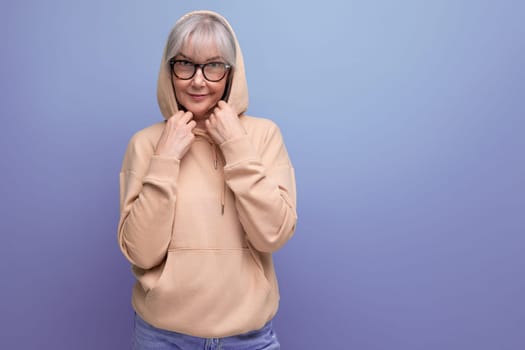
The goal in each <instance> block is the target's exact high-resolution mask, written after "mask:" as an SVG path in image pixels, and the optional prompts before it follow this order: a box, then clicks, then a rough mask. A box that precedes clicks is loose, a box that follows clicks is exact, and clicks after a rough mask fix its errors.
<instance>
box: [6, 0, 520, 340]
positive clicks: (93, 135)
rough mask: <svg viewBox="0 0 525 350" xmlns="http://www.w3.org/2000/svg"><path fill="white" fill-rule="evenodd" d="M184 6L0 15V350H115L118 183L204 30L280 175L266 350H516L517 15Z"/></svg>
mask: <svg viewBox="0 0 525 350" xmlns="http://www.w3.org/2000/svg"><path fill="white" fill-rule="evenodd" d="M180 3H182V2H180V1H129V0H127V1H102V0H91V1H85V2H80V1H69V0H63V1H59V0H48V1H36V0H32V1H30V0H26V1H16V2H15V1H7V2H6V1H3V2H2V4H1V5H0V6H1V7H0V22H1V23H2V28H3V30H2V31H1V33H2V34H1V35H2V41H1V42H2V54H1V58H0V59H1V64H0V74H1V81H0V84H1V86H0V88H1V91H0V99H1V103H0V113H1V118H2V123H1V125H2V128H1V130H2V136H1V138H0V147H1V152H2V153H1V154H2V157H1V158H0V162H1V175H0V176H1V184H0V190H1V192H0V194H1V198H2V200H1V202H0V203H1V204H0V206H1V207H0V212H1V220H0V232H1V236H0V237H1V242H0V243H1V244H0V256H1V264H0V275H1V276H2V282H1V285H0V310H1V312H0V347H1V348H2V349H90V350H92V349H128V348H129V344H130V336H131V327H132V309H131V305H130V294H131V286H132V283H133V279H132V275H131V272H130V269H129V265H128V263H127V262H126V260H125V259H124V257H123V256H122V255H121V253H120V252H119V250H118V246H117V241H116V225H117V221H118V172H119V169H120V165H121V161H122V156H123V154H124V150H125V147H126V145H127V142H128V140H129V138H130V137H131V135H132V134H133V133H134V132H136V131H137V130H139V129H141V128H143V127H145V126H147V125H150V124H152V123H155V122H157V121H159V120H161V116H160V112H159V110H158V107H157V104H156V96H155V88H156V79H157V73H158V67H159V62H160V57H161V53H162V48H163V45H164V41H165V39H166V37H167V34H168V32H169V30H170V29H171V26H172V25H173V23H174V21H175V20H176V18H178V17H179V16H180V15H182V14H183V13H185V12H187V11H189V10H192V9H202V8H207V9H212V10H217V11H219V12H221V13H223V14H224V15H225V16H226V17H227V18H228V19H229V20H230V21H231V23H232V25H233V27H234V29H235V30H236V32H237V35H238V37H239V40H240V42H241V47H242V48H243V51H244V54H245V60H246V66H247V74H248V81H249V87H250V95H251V104H250V109H249V113H250V114H251V115H257V116H265V117H269V118H272V119H273V120H275V121H276V122H277V123H278V124H279V125H280V127H281V129H282V132H283V134H284V137H285V140H286V143H287V146H288V149H289V152H290V155H291V158H292V161H293V163H294V165H295V168H296V175H297V185H298V205H299V208H298V211H299V216H300V218H299V224H298V227H297V232H296V236H295V237H294V239H293V240H292V241H290V242H289V244H288V245H287V246H286V247H285V248H283V249H282V250H281V251H279V252H278V253H276V254H275V260H276V266H277V273H278V276H279V280H280V285H281V294H282V297H281V308H280V311H279V314H278V316H277V317H276V319H275V327H276V329H277V332H278V336H279V338H280V340H281V343H282V345H283V349H440V350H441V349H462V350H463V349H476V350H480V349H498V350H501V349H513V350H519V349H525V303H524V299H523V298H524V295H525V282H524V272H525V271H524V270H525V254H524V253H523V250H524V247H525V237H524V234H525V215H524V208H525V166H524V160H525V157H524V151H525V147H524V146H525V135H524V134H525V106H524V103H525V102H524V101H525V86H524V85H525V84H524V82H525V73H524V72H525V69H524V62H525V39H524V38H525V25H524V24H523V23H524V22H523V14H524V13H525V5H524V4H525V3H524V2H521V1H482V0H480V1H452V0H443V1H386V0H383V1H330V0H326V1H320V2H312V3H308V2H303V1H300V2H299V1H297V2H295V3H294V2H293V1H264V2H262V1H261V2H255V1H228V2H224V3H221V4H218V2H215V1H192V5H191V7H190V5H187V4H180ZM184 3H186V2H184Z"/></svg>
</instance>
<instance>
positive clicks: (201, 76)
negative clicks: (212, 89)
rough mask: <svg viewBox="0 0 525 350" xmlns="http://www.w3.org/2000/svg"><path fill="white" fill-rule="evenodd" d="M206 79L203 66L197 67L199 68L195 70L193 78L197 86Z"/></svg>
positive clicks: (193, 82)
mask: <svg viewBox="0 0 525 350" xmlns="http://www.w3.org/2000/svg"><path fill="white" fill-rule="evenodd" d="M205 80H206V79H204V74H203V73H202V68H201V67H197V70H196V71H195V75H194V76H193V78H192V79H191V82H192V84H193V85H196V86H202V85H203V83H204V81H205Z"/></svg>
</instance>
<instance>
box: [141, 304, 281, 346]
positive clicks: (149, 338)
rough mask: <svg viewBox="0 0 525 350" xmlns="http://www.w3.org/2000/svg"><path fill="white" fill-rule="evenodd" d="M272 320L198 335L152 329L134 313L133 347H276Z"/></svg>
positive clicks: (276, 341) (277, 342) (152, 327)
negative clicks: (227, 333) (220, 334)
mask: <svg viewBox="0 0 525 350" xmlns="http://www.w3.org/2000/svg"><path fill="white" fill-rule="evenodd" d="M280 348H281V346H280V345H279V341H278V340H277V337H276V335H275V333H274V331H273V327H272V321H270V322H268V323H267V324H266V325H265V326H264V327H263V328H261V329H258V330H255V331H251V332H248V333H244V334H240V335H235V336H231V337H224V338H199V337H194V336H191V335H186V334H181V333H177V332H172V331H168V330H164V329H159V328H156V327H154V326H152V325H150V324H149V323H147V322H146V321H144V320H143V319H142V318H141V317H140V316H139V315H138V314H137V313H135V327H134V330H133V350H279V349H280Z"/></svg>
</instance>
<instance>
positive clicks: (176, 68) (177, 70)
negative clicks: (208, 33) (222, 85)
mask: <svg viewBox="0 0 525 350" xmlns="http://www.w3.org/2000/svg"><path fill="white" fill-rule="evenodd" d="M170 66H171V72H172V73H173V74H175V76H176V77H177V78H179V79H181V80H189V79H191V78H193V76H194V75H195V73H196V72H197V67H198V68H200V69H201V71H202V75H204V79H206V80H208V81H211V82H217V81H220V80H222V78H224V77H225V76H226V73H228V71H229V70H230V69H231V65H229V64H226V63H223V62H208V63H205V64H199V63H193V62H190V61H186V60H175V59H171V60H170Z"/></svg>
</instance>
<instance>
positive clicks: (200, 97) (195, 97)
mask: <svg viewBox="0 0 525 350" xmlns="http://www.w3.org/2000/svg"><path fill="white" fill-rule="evenodd" d="M188 96H190V98H191V99H192V100H194V101H202V100H204V99H205V98H206V96H207V95H202V94H188Z"/></svg>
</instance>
